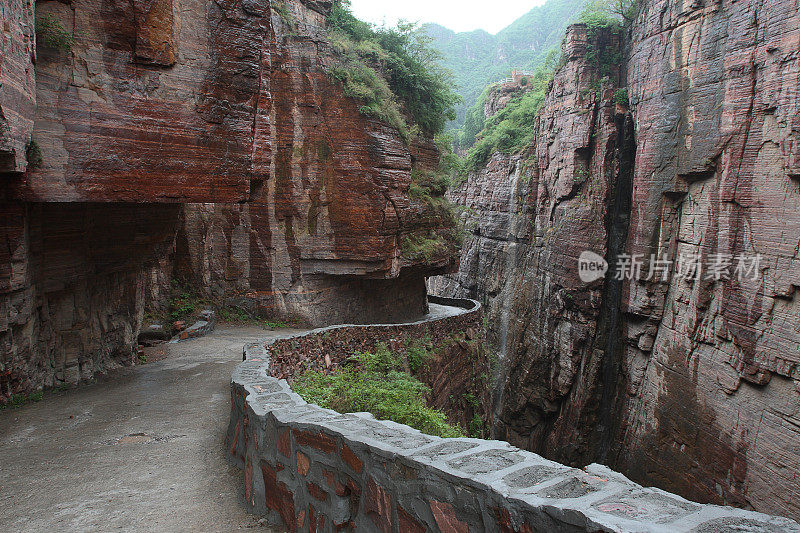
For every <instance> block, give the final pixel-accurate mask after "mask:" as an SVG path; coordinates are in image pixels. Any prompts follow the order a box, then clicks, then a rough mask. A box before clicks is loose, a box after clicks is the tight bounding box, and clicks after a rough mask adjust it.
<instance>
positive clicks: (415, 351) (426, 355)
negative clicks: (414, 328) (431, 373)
mask: <svg viewBox="0 0 800 533" xmlns="http://www.w3.org/2000/svg"><path fill="white" fill-rule="evenodd" d="M429 343H430V339H424V340H415V341H414V342H412V343H411V344H410V345H409V346H408V349H407V350H406V360H407V361H408V369H409V370H410V371H411V373H412V374H416V373H417V372H419V371H420V370H422V368H423V367H424V366H425V365H426V364H427V363H428V361H429V360H430V358H431V354H430V352H429V351H428V347H427V345H428V344H429Z"/></svg>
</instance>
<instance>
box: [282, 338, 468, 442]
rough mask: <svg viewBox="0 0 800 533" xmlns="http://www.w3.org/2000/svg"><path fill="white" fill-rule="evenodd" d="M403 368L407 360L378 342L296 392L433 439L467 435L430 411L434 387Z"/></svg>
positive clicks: (311, 377) (311, 374)
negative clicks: (372, 416)
mask: <svg viewBox="0 0 800 533" xmlns="http://www.w3.org/2000/svg"><path fill="white" fill-rule="evenodd" d="M418 356H419V354H418ZM420 357H421V356H420ZM419 364H421V362H420V363H419ZM409 365H410V361H409ZM402 367H403V360H402V357H400V356H399V355H398V354H394V353H392V352H391V351H390V350H389V349H388V348H387V347H386V345H385V344H381V343H379V344H378V345H377V346H376V347H375V349H374V350H373V351H372V352H368V353H360V354H356V355H354V356H353V357H352V358H351V364H350V365H349V366H345V368H341V369H337V370H335V371H334V372H333V373H331V374H324V373H322V372H318V371H313V370H312V371H307V372H305V373H303V374H302V375H301V376H300V377H299V378H298V379H297V380H295V382H294V383H293V384H292V389H293V390H294V391H295V392H297V393H298V394H299V395H300V396H302V397H303V399H305V400H306V401H307V402H309V403H313V404H316V405H319V406H320V407H324V408H326V409H333V410H334V411H337V412H339V413H359V412H369V413H372V414H373V415H375V417H376V418H378V419H381V420H392V421H394V422H397V423H399V424H406V425H408V426H411V427H413V428H416V429H418V430H420V431H422V432H423V433H427V434H429V435H437V436H439V437H445V438H450V437H461V436H463V433H462V431H461V429H459V428H458V427H456V426H452V425H450V424H449V423H448V422H447V417H446V416H445V414H444V413H442V412H441V411H437V410H435V409H432V408H430V407H428V405H427V403H426V401H425V398H426V396H427V395H428V394H429V393H430V389H429V388H428V387H427V386H426V385H425V384H423V383H422V382H420V381H419V380H417V379H416V378H414V377H413V376H411V375H410V374H408V373H407V372H404V371H402Z"/></svg>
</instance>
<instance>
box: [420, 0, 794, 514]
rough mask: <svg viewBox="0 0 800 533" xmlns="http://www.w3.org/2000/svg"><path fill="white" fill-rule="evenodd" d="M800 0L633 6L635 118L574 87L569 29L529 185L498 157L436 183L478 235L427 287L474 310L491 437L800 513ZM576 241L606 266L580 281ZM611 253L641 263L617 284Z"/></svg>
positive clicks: (577, 83)
mask: <svg viewBox="0 0 800 533" xmlns="http://www.w3.org/2000/svg"><path fill="white" fill-rule="evenodd" d="M797 7H798V6H797V3H796V2H793V1H776V2H769V3H761V2H756V1H752V2H749V1H747V2H741V1H740V2H729V1H725V0H720V1H715V2H711V1H707V2H691V1H688V0H686V1H679V0H654V1H650V2H643V8H642V11H641V13H640V15H639V17H638V19H637V20H636V21H635V23H634V24H633V27H632V30H631V33H630V35H629V44H628V45H627V51H626V52H627V53H626V56H627V58H626V60H625V65H624V66H625V67H626V68H625V69H624V72H626V73H627V85H628V90H629V94H630V100H631V111H630V113H623V111H625V110H623V109H621V108H616V109H615V108H614V106H613V104H611V103H610V102H609V103H607V104H606V103H602V104H599V105H598V104H595V103H593V102H591V101H589V102H587V101H586V99H584V98H582V95H581V92H582V91H581V90H582V89H583V90H584V91H585V88H586V87H587V85H585V80H586V78H585V72H586V69H587V68H588V67H589V66H588V65H587V64H586V62H585V61H582V60H581V59H580V58H581V57H582V55H581V52H580V51H581V50H582V49H584V43H583V39H581V38H580V34H581V33H582V31H583V30H580V29H579V27H573V28H572V29H571V33H570V34H568V38H567V41H566V42H565V52H566V56H567V58H568V59H570V62H568V63H567V66H566V67H565V68H563V69H562V70H561V71H560V72H559V73H558V74H557V76H556V79H555V81H554V84H553V87H552V90H551V91H550V94H549V96H548V99H547V102H546V104H545V106H544V108H543V110H542V112H541V115H540V118H539V138H538V140H537V143H536V146H535V148H534V149H535V152H536V155H537V162H536V164H535V165H534V168H533V169H532V170H530V171H529V176H530V178H529V179H530V185H529V186H522V187H520V186H519V185H518V184H517V181H516V180H517V179H518V178H517V175H518V174H519V172H518V171H515V170H514V169H515V168H518V167H519V160H518V159H515V158H507V157H504V156H495V158H494V159H493V160H492V161H491V162H490V163H489V164H488V165H487V167H486V168H485V169H483V170H481V172H479V173H478V174H476V175H474V176H471V177H470V179H469V180H468V182H467V183H466V184H465V185H463V186H462V187H461V188H459V189H458V190H457V191H455V192H454V193H453V194H454V198H455V199H457V201H458V202H459V203H462V204H465V205H468V206H470V207H472V208H473V209H475V210H476V212H477V215H476V216H475V222H476V223H477V228H476V230H475V231H474V236H473V237H472V238H470V239H469V240H468V243H467V246H466V247H465V250H464V253H463V257H462V267H461V271H460V272H459V273H458V274H457V275H456V276H453V277H450V278H449V279H447V280H444V281H437V282H436V283H435V285H436V286H437V288H438V289H439V290H440V291H441V292H442V293H443V294H456V295H459V296H472V297H476V298H478V299H481V300H482V301H483V302H485V303H486V304H487V306H488V308H489V312H490V316H491V317H492V330H493V331H492V332H490V333H491V336H492V337H493V338H494V339H495V343H496V344H497V346H498V349H499V351H500V352H501V354H502V355H503V356H504V362H503V365H502V367H503V369H504V374H503V376H501V379H500V384H499V387H498V394H497V400H496V402H497V403H496V406H497V409H498V413H497V415H498V420H499V421H500V424H499V426H498V427H497V428H496V429H497V432H498V436H499V437H502V438H508V439H509V440H510V441H511V442H512V443H515V444H518V445H521V446H525V447H527V448H529V449H532V450H534V451H539V452H541V453H543V454H545V455H547V456H548V457H551V458H554V459H558V460H562V461H567V462H570V463H573V464H585V463H588V462H591V461H593V460H600V461H605V462H606V463H608V464H609V465H610V466H612V467H615V468H619V469H621V470H622V471H623V472H625V473H626V474H628V475H630V476H631V477H633V478H635V479H636V480H637V481H640V482H643V483H648V484H656V485H658V486H660V487H662V488H665V489H667V490H672V491H675V492H679V493H681V494H683V495H685V496H688V497H690V498H693V499H698V500H701V501H709V502H714V503H726V504H733V505H738V506H742V507H748V508H755V509H757V510H760V511H765V512H770V513H777V514H784V515H789V516H794V517H797V516H798V515H800V507H798V501H800V498H798V491H800V482H799V481H798V479H797V476H796V473H797V471H798V468H799V467H800V464H799V463H800V438H798V427H800V423H799V422H800V419H798V413H800V385H798V383H799V378H800V375H798V361H797V359H798V357H797V354H798V346H800V306H798V304H797V301H798V300H797V293H798V291H797V287H798V286H800V283H798V276H800V263H799V262H798V261H800V259H799V258H798V253H797V250H798V245H799V244H798V243H800V219H798V216H799V214H800V209H798V207H800V187H799V186H798V178H797V176H798V173H799V172H798V170H797V167H798V135H800V128H798V119H797V117H798V116H800V115H799V112H800V110H799V108H798V106H800V101H798V96H797V95H798V83H799V82H798V80H800V77H799V76H798V69H799V68H800V65H799V64H798V61H799V58H798V52H797V50H798V42H800V40H799V39H800V34H799V33H798V32H800V29H798V28H800V26H799V22H800V21H799V20H798V16H799V15H798V9H797ZM581 69H583V71H581ZM601 96H602V98H601V101H602V102H607V101H608V96H609V94H602V95H601ZM581 168H586V169H588V173H587V172H584V171H582V170H580V169H581ZM580 176H588V179H586V180H584V179H582V178H580V179H578V178H579V177H580ZM508 206H511V207H508ZM523 206H526V207H523ZM528 237H529V239H528ZM584 250H589V251H592V252H594V253H596V254H598V255H600V256H601V257H604V258H606V259H607V260H608V261H609V263H611V265H610V269H611V272H610V274H609V275H608V276H607V278H606V279H607V281H605V282H603V281H599V282H594V283H584V282H583V281H582V280H581V279H580V277H579V271H578V256H579V254H580V253H581V252H583V251H584ZM620 253H623V254H626V255H628V256H633V257H634V259H633V260H632V261H631V262H633V261H637V262H641V275H639V276H632V277H633V278H634V279H623V280H615V279H614V277H615V270H616V269H615V267H616V266H624V263H623V261H625V259H623V260H620V261H619V262H615V258H616V257H618V256H619V254H620ZM623 257H625V256H623ZM661 258H664V259H666V260H667V262H665V263H661V264H659V263H657V262H655V261H654V259H661ZM629 260H630V258H629ZM692 264H699V265H700V267H701V269H702V272H701V274H700V276H699V277H698V276H696V275H692V273H693V271H692V270H691V266H690V265H692ZM665 267H666V268H665ZM651 272H653V273H654V275H652V276H650V273H651ZM687 274H688V275H687ZM648 278H649V279H648Z"/></svg>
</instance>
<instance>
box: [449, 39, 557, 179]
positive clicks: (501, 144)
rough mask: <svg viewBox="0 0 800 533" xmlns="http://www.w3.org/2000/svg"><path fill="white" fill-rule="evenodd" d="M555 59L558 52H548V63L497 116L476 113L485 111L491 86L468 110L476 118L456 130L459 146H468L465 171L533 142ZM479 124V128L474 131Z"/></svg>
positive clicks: (520, 149)
mask: <svg viewBox="0 0 800 533" xmlns="http://www.w3.org/2000/svg"><path fill="white" fill-rule="evenodd" d="M556 61H557V55H555V54H551V55H550V57H549V59H548V62H547V63H545V64H544V65H542V66H540V67H539V68H538V69H537V71H536V72H535V73H534V74H533V75H532V76H530V77H529V78H528V83H527V85H526V88H525V91H522V92H520V94H518V95H517V96H514V97H513V98H511V100H510V101H509V102H508V104H507V105H506V106H505V107H504V108H503V109H502V110H500V112H498V113H497V114H496V115H493V116H491V117H489V118H485V117H484V118H481V119H480V120H479V119H477V117H478V114H479V113H480V114H483V113H484V110H483V107H484V105H485V98H486V95H487V94H488V93H489V92H490V91H491V90H492V89H493V88H492V87H490V88H489V89H487V91H486V93H484V96H483V97H482V98H481V100H479V101H478V103H477V104H476V106H475V107H474V108H473V109H471V110H470V115H471V116H473V117H475V118H474V119H473V120H472V121H470V123H469V124H468V126H469V129H467V128H466V127H465V130H462V131H461V132H459V145H460V146H461V148H467V149H468V150H467V155H466V160H465V162H464V166H463V171H464V172H471V171H474V170H476V169H478V168H479V167H481V166H482V165H483V164H485V163H486V161H487V160H488V159H489V158H490V157H491V155H492V154H494V153H497V152H500V153H504V154H513V153H517V152H520V151H522V150H524V149H525V148H527V147H529V146H531V145H532V144H533V142H534V140H535V138H536V115H537V114H538V113H539V110H540V109H541V108H542V105H543V104H544V98H545V95H546V93H547V87H548V85H549V84H550V80H552V79H553V73H554V72H555V68H556ZM478 126H480V127H481V130H479V131H477V132H476V131H475V130H476V129H477V127H478Z"/></svg>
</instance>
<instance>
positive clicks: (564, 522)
mask: <svg viewBox="0 0 800 533" xmlns="http://www.w3.org/2000/svg"><path fill="white" fill-rule="evenodd" d="M451 302H452V301H451ZM467 302H469V304H468V306H469V308H470V310H469V311H466V313H469V314H473V313H479V312H480V305H479V304H477V302H472V301H471V300H463V301H462V303H461V305H462V306H464V305H465V304H467ZM464 314H465V313H462V314H461V315H460V316H459V315H456V316H455V317H453V316H446V317H445V318H433V319H431V320H432V321H439V322H444V323H449V322H452V321H454V320H459V319H460V320H463V318H462V317H463V315H464ZM460 320H459V321H460ZM421 324H425V321H423V322H415V323H411V324H405V325H402V326H392V327H408V328H412V329H413V328H417V327H419V326H420V325H421ZM360 327H361V328H363V327H364V326H360ZM381 327H384V328H385V327H386V326H376V328H381ZM349 328H350V327H349V326H342V327H336V328H325V329H322V330H316V331H312V332H310V333H307V334H304V335H301V336H294V337H290V338H287V339H281V340H277V341H273V344H274V342H279V343H280V342H285V341H287V340H292V339H296V338H298V337H303V336H308V335H315V334H317V335H318V334H320V333H325V332H334V331H339V332H341V331H346V330H347V329H349ZM329 337H335V335H331V336H329ZM319 338H320V339H322V341H321V342H320V346H319V348H320V351H323V352H324V351H325V349H326V346H325V345H324V339H325V338H326V336H325V335H321V336H319ZM245 358H246V360H245V362H244V363H242V364H241V365H239V366H238V367H237V369H236V370H235V372H234V374H233V378H232V383H231V395H232V409H231V419H230V427H229V429H228V451H229V454H230V457H231V459H232V460H233V461H234V462H235V463H236V464H237V465H238V466H239V467H240V468H243V469H244V471H245V500H246V502H247V505H248V506H250V507H251V508H252V509H253V510H254V511H255V512H256V513H259V514H264V515H266V516H267V517H268V520H269V521H270V522H271V523H273V524H274V525H283V526H285V527H288V529H289V530H290V531H297V530H299V531H334V530H336V531H340V530H342V529H344V530H358V531H383V532H387V533H388V532H389V531H400V532H403V533H405V532H417V531H420V532H422V531H443V532H449V531H459V532H460V531H463V532H466V531H468V530H469V531H472V530H477V531H484V530H485V531H504V532H510V531H514V532H533V531H696V532H700V531H769V532H778V531H781V532H784V531H789V532H791V531H796V532H800V526H798V525H797V524H796V523H795V522H793V521H791V520H788V519H782V518H773V517H769V516H767V515H763V514H759V513H754V512H750V511H743V510H738V509H733V508H727V507H719V506H714V505H700V504H696V503H692V502H690V501H687V500H684V499H683V498H680V497H678V496H675V495H672V494H669V493H667V492H664V491H661V490H658V489H649V488H643V487H641V486H640V485H637V484H635V483H633V482H632V481H630V480H628V479H627V478H626V477H624V476H622V475H621V474H618V473H615V472H612V471H611V470H609V469H608V468H606V467H604V466H600V465H591V466H589V467H587V468H586V469H584V470H580V469H575V468H568V467H566V466H563V465H560V464H558V463H555V462H552V461H548V460H545V459H543V458H542V457H540V456H539V455H536V454H534V453H531V452H526V451H522V450H519V449H517V448H514V447H512V446H510V445H509V444H507V443H503V442H498V441H482V440H477V439H466V438H460V439H441V438H438V437H432V436H429V435H424V434H422V433H420V432H419V431H417V430H414V429H411V428H409V427H407V426H403V425H400V424H395V423H393V422H386V421H378V420H375V418H374V417H373V416H372V415H369V414H364V413H360V414H347V415H341V414H338V413H336V412H334V411H330V410H327V409H322V408H320V407H317V406H315V405H310V404H307V403H306V402H305V401H303V400H302V398H300V396H298V395H297V394H295V393H293V392H292V390H291V388H290V387H289V385H288V383H287V382H286V381H285V380H278V379H276V378H272V377H270V371H271V369H270V365H271V361H270V346H262V345H252V346H248V347H246V348H245Z"/></svg>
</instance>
